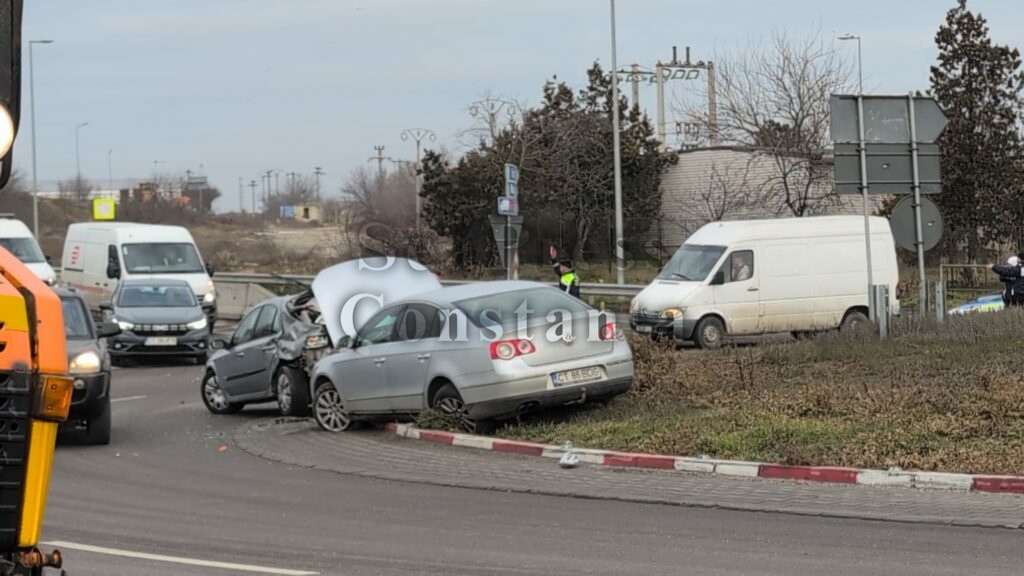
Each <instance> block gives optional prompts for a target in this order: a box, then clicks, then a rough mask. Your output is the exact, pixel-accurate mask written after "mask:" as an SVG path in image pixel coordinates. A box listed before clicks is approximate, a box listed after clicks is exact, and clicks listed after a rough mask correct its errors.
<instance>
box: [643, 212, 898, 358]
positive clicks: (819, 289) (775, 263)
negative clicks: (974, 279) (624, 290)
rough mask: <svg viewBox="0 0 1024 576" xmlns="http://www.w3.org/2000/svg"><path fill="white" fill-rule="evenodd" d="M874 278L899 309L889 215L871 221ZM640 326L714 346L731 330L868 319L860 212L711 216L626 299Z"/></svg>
mask: <svg viewBox="0 0 1024 576" xmlns="http://www.w3.org/2000/svg"><path fill="white" fill-rule="evenodd" d="M870 227H871V259H872V268H873V269H874V278H873V280H874V283H875V284H884V285H888V286H889V298H890V302H889V305H890V307H891V309H892V310H893V312H894V313H896V314H898V313H899V300H898V299H897V294H896V287H897V283H898V282H899V272H898V270H897V263H896V246H895V242H894V241H893V236H892V230H891V229H890V228H889V221H888V220H886V219H885V218H877V217H875V218H871V219H870ZM630 313H631V314H630V317H631V320H630V324H631V326H632V328H633V330H634V331H636V332H638V333H645V334H652V335H660V336H663V337H666V338H672V337H674V338H675V339H676V341H679V342H694V343H695V344H697V345H698V346H700V347H702V348H717V347H719V346H721V344H722V343H723V340H725V339H726V338H727V337H734V336H751V335H759V334H776V333H787V332H790V333H797V334H799V333H808V332H816V331H824V330H830V329H835V328H839V327H842V326H849V325H852V324H853V323H855V322H863V321H866V320H867V313H868V274H867V263H866V256H865V242H864V218H863V217H859V216H822V217H810V218H782V219H773V220H746V221H735V222H713V223H711V224H707V225H705V226H703V227H702V228H700V229H699V230H697V232H696V233H694V234H693V235H692V236H690V237H689V238H687V240H686V241H685V242H684V244H683V245H682V246H681V247H680V248H679V250H678V251H677V252H676V253H675V255H674V256H672V258H671V260H669V262H668V263H667V264H665V266H664V267H663V268H662V270H661V272H660V273H659V274H658V278H657V279H656V280H654V282H652V283H651V284H650V285H649V286H647V287H646V288H644V290H643V291H641V292H640V294H638V295H637V296H636V298H634V299H633V302H632V305H631V307H630Z"/></svg>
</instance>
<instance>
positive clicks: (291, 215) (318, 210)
mask: <svg viewBox="0 0 1024 576" xmlns="http://www.w3.org/2000/svg"><path fill="white" fill-rule="evenodd" d="M323 216H324V215H323V208H322V207H321V206H320V205H319V204H293V205H288V206H281V210H280V217H281V219H282V220H295V221H296V222H323V221H324V218H323Z"/></svg>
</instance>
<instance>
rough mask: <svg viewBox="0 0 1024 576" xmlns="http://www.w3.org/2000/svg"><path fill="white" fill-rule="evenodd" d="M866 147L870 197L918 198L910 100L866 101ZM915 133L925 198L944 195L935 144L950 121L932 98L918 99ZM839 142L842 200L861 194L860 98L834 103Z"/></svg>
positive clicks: (833, 126) (833, 123)
mask: <svg viewBox="0 0 1024 576" xmlns="http://www.w3.org/2000/svg"><path fill="white" fill-rule="evenodd" d="M863 102H864V103H863V108H864V143H865V156H866V164H865V165H866V167H867V184H868V192H869V193H870V194H883V195H889V194H913V193H914V173H913V150H912V146H911V137H910V133H911V116H910V106H909V103H910V98H909V97H907V96H864V97H863ZM913 102H914V110H913V111H914V118H913V119H914V131H915V132H916V140H917V144H918V150H917V159H918V181H919V184H920V192H921V193H922V194H938V193H940V192H942V175H941V171H940V166H939V157H940V153H939V147H938V145H937V144H935V141H936V140H937V139H938V137H939V136H940V135H941V134H942V130H943V129H944V128H945V127H946V116H945V114H943V113H942V110H941V109H940V108H939V105H938V104H937V103H936V102H935V100H934V99H932V98H925V97H914V99H913ZM829 110H830V113H831V130H832V139H833V140H834V141H835V143H836V144H835V181H836V182H835V183H836V192H837V193H839V194H859V193H861V186H862V182H861V172H860V149H859V144H860V125H859V123H860V119H859V117H858V110H857V96H849V95H842V96H836V95H834V96H832V97H831V98H830V99H829Z"/></svg>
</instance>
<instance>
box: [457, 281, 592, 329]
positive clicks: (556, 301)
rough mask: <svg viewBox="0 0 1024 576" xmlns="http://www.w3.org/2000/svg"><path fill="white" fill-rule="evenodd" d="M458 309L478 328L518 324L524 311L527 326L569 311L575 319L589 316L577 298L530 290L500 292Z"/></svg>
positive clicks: (461, 303) (463, 303)
mask: <svg viewBox="0 0 1024 576" xmlns="http://www.w3.org/2000/svg"><path fill="white" fill-rule="evenodd" d="M524 304H525V307H524ZM455 305H456V306H458V307H459V309H460V310H462V311H463V312H464V313H465V314H466V316H468V317H469V319H470V321H471V322H473V323H474V324H476V325H477V326H483V325H485V324H494V323H495V322H497V323H498V324H499V325H501V326H508V325H511V324H515V323H516V322H517V320H518V319H519V316H517V314H516V311H517V310H522V313H523V314H525V315H526V320H527V322H530V321H532V320H535V319H546V318H547V317H548V315H549V314H550V313H551V312H554V311H556V310H566V311H568V312H569V313H570V314H572V315H576V314H579V313H586V311H587V310H589V307H588V306H587V305H586V304H584V303H583V302H581V301H580V300H578V299H577V298H574V297H572V296H569V295H568V294H565V293H563V292H562V291H561V290H557V289H555V288H530V289H527V290H515V291H512V292H500V293H498V294H491V295H488V296H480V297H477V298H469V299H466V300H460V301H458V302H456V303H455ZM485 313H486V319H485V317H484V314H485Z"/></svg>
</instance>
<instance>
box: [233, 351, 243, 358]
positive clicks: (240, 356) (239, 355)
mask: <svg viewBox="0 0 1024 576" xmlns="http://www.w3.org/2000/svg"><path fill="white" fill-rule="evenodd" d="M235 356H237V357H239V358H244V357H245V352H235Z"/></svg>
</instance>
